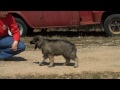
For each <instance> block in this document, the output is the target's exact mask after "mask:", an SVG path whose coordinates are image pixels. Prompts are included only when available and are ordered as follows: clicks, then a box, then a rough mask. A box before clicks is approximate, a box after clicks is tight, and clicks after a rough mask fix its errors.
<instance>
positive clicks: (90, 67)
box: [0, 46, 120, 78]
mask: <svg viewBox="0 0 120 90" xmlns="http://www.w3.org/2000/svg"><path fill="white" fill-rule="evenodd" d="M77 48H78V52H77V56H78V58H79V67H78V68H74V67H73V65H74V64H73V63H74V62H73V61H71V65H70V66H62V64H63V63H64V58H63V57H61V56H57V57H55V66H54V67H52V68H49V67H48V66H47V65H48V64H45V66H39V65H38V62H39V61H41V60H42V53H41V51H39V50H37V51H24V52H22V53H20V54H18V55H16V56H15V57H13V58H11V59H10V60H9V61H0V77H5V76H6V77H11V78H16V76H17V75H27V74H31V75H35V74H40V75H51V74H58V75H63V74H71V73H76V74H80V73H81V72H84V71H86V72H91V71H93V72H104V71H112V72H119V71H120V47H117V46H112V47H110V46H95V47H94V46H91V47H87V48H80V47H77ZM47 62H49V61H48V60H47Z"/></svg>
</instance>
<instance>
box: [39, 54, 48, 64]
mask: <svg viewBox="0 0 120 90" xmlns="http://www.w3.org/2000/svg"><path fill="white" fill-rule="evenodd" d="M47 58H48V56H47V55H43V60H42V61H41V62H40V63H39V65H40V66H43V62H45V60H46V59H47Z"/></svg>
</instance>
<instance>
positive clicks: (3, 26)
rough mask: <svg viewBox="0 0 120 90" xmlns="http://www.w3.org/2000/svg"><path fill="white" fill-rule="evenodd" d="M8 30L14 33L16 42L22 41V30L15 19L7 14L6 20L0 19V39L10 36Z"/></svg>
mask: <svg viewBox="0 0 120 90" xmlns="http://www.w3.org/2000/svg"><path fill="white" fill-rule="evenodd" d="M8 28H9V30H10V31H11V33H12V36H13V39H14V41H19V40H20V30H19V28H18V26H17V23H16V21H15V20H14V17H13V16H12V15H10V14H7V16H6V17H5V18H0V37H2V36H6V35H8Z"/></svg>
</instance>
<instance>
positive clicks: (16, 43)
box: [11, 41, 18, 51]
mask: <svg viewBox="0 0 120 90" xmlns="http://www.w3.org/2000/svg"><path fill="white" fill-rule="evenodd" d="M17 45H18V41H14V42H13V44H12V47H11V50H12V51H17Z"/></svg>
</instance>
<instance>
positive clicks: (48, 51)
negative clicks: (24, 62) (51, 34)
mask: <svg viewBox="0 0 120 90" xmlns="http://www.w3.org/2000/svg"><path fill="white" fill-rule="evenodd" d="M30 44H35V49H36V48H39V49H41V50H42V54H43V58H44V59H43V60H42V62H40V63H39V65H43V62H44V61H45V60H46V59H47V58H49V60H50V65H49V67H53V66H54V56H58V55H62V56H63V57H64V58H65V60H66V62H65V63H64V65H68V64H69V63H70V59H72V60H74V62H75V65H74V67H75V68H77V67H78V58H77V55H76V51H77V49H76V47H75V45H74V44H73V43H71V42H68V41H65V40H50V39H45V38H44V37H42V36H40V35H38V36H35V37H34V38H33V40H32V41H30Z"/></svg>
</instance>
